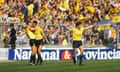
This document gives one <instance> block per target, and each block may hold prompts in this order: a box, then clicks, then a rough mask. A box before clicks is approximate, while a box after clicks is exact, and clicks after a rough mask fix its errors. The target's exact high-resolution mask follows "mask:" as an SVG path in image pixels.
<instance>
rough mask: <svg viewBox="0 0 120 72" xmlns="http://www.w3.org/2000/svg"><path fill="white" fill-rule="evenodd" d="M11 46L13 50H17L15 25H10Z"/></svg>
mask: <svg viewBox="0 0 120 72" xmlns="http://www.w3.org/2000/svg"><path fill="white" fill-rule="evenodd" d="M10 28H11V30H10V45H11V48H13V49H15V48H16V30H15V28H14V24H13V23H12V24H10Z"/></svg>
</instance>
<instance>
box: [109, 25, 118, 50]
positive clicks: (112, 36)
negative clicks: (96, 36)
mask: <svg viewBox="0 0 120 72" xmlns="http://www.w3.org/2000/svg"><path fill="white" fill-rule="evenodd" d="M115 39H116V30H115V28H114V27H113V26H112V25H111V28H110V30H109V34H108V47H109V48H115V46H114V43H115Z"/></svg>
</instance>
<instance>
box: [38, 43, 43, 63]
mask: <svg viewBox="0 0 120 72" xmlns="http://www.w3.org/2000/svg"><path fill="white" fill-rule="evenodd" d="M41 49H42V45H40V46H39V47H38V49H37V55H38V59H37V63H40V64H42V62H43V60H42V57H41Z"/></svg>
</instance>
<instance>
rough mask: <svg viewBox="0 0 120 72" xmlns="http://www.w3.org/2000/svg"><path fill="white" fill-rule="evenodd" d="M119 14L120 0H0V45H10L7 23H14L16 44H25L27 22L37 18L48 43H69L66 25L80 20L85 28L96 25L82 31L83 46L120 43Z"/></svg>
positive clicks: (69, 35)
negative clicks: (0, 27)
mask: <svg viewBox="0 0 120 72" xmlns="http://www.w3.org/2000/svg"><path fill="white" fill-rule="evenodd" d="M119 16H120V0H0V24H2V33H1V37H2V45H3V46H4V47H9V31H10V28H9V25H10V23H14V25H15V29H16V36H17V40H16V43H17V44H19V45H26V44H28V38H27V36H26V34H25V26H26V23H27V21H33V20H37V21H38V25H39V26H40V27H42V28H43V30H44V32H45V34H46V35H47V38H48V40H49V41H50V44H51V45H63V46H66V45H70V44H71V43H72V38H71V37H72V35H71V32H70V31H69V30H67V29H66V26H69V27H70V28H73V27H75V23H76V21H80V22H81V23H82V24H83V26H85V27H86V26H89V25H93V24H95V23H96V24H97V25H96V27H94V28H92V29H88V30H86V31H85V32H84V36H83V41H84V44H85V45H86V46H88V45H91V47H94V46H95V45H99V46H100V45H101V46H104V45H105V46H109V47H115V45H113V44H116V42H117V41H118V42H119V43H120V26H119V25H120V24H119V23H117V22H119V21H120V17H119ZM113 21H114V22H115V23H113ZM116 29H117V30H116ZM116 38H117V39H116ZM116 40H117V41H116Z"/></svg>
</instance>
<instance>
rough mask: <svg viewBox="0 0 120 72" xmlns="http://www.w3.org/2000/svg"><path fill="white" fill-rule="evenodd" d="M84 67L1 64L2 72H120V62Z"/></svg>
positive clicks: (58, 63)
mask: <svg viewBox="0 0 120 72" xmlns="http://www.w3.org/2000/svg"><path fill="white" fill-rule="evenodd" d="M83 63H84V66H79V65H78V62H77V64H76V65H74V64H73V63H72V61H45V62H44V63H43V64H42V65H36V66H30V65H28V61H16V62H4V63H0V72H120V60H97V61H84V62H83Z"/></svg>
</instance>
